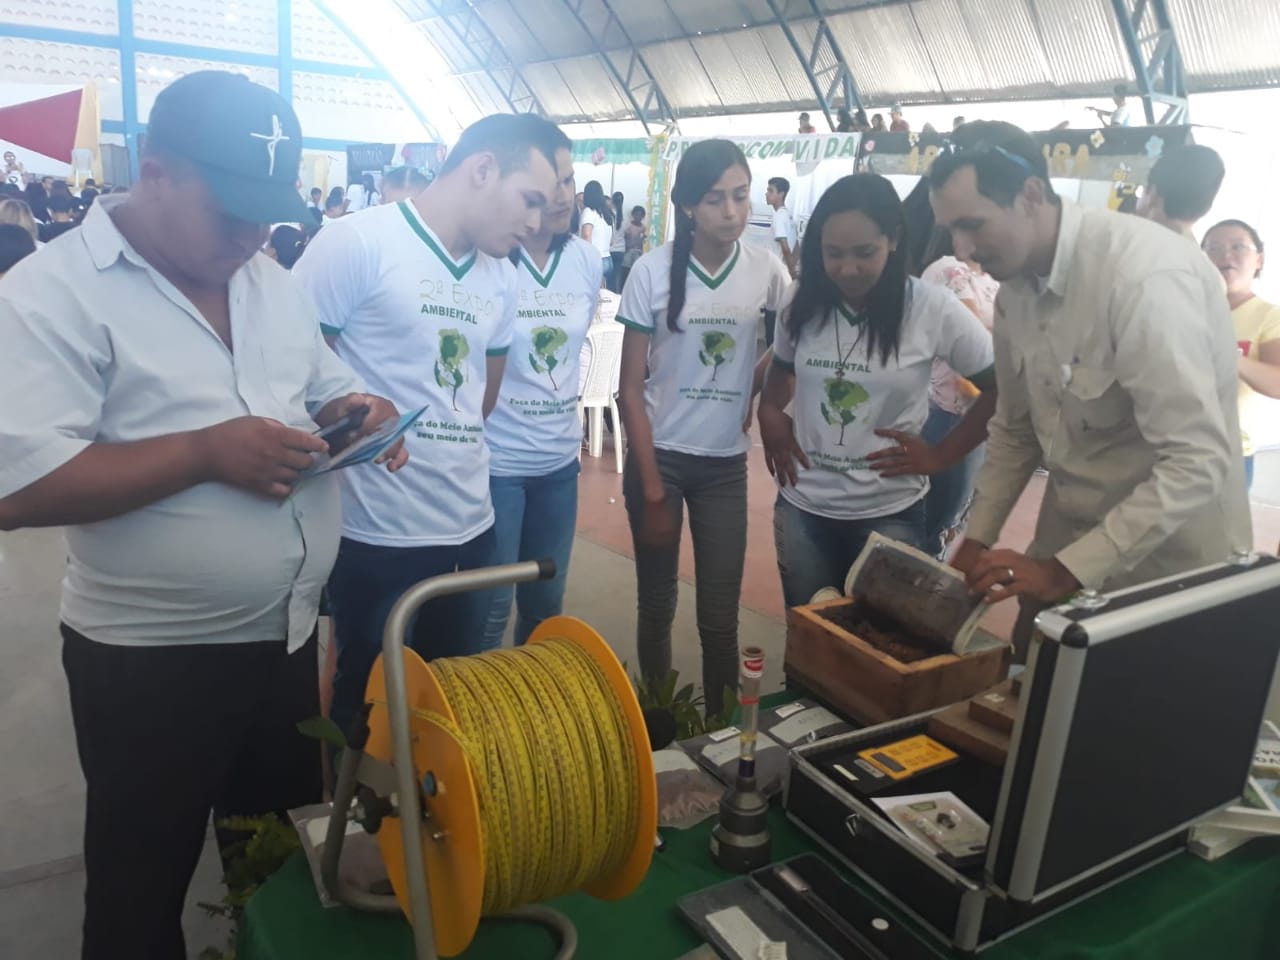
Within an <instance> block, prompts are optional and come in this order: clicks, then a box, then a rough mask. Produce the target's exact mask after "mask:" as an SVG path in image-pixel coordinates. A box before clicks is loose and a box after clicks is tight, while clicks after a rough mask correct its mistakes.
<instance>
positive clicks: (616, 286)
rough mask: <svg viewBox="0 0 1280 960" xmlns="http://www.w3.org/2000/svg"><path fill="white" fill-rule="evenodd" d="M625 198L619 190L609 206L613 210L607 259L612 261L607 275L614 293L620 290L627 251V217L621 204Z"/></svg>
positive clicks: (624, 201)
mask: <svg viewBox="0 0 1280 960" xmlns="http://www.w3.org/2000/svg"><path fill="white" fill-rule="evenodd" d="M624 203H626V200H625V199H624V198H623V196H622V193H621V192H616V193H614V195H613V205H612V206H611V207H610V208H609V209H611V210H612V211H613V232H612V234H611V237H612V240H611V241H610V243H609V259H610V260H612V261H613V273H612V275H611V276H610V277H609V289H610V290H612V291H613V292H614V293H621V292H622V258H623V256H625V255H626V252H627V217H626V214H624V213H623V204H624Z"/></svg>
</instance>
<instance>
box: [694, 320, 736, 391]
mask: <svg viewBox="0 0 1280 960" xmlns="http://www.w3.org/2000/svg"><path fill="white" fill-rule="evenodd" d="M735 346H736V344H735V343H734V342H733V337H731V336H729V334H727V333H724V332H723V331H720V330H709V331H708V332H706V333H704V334H703V335H702V349H701V350H699V351H698V359H699V360H701V361H702V365H703V366H704V367H711V382H712V383H715V382H716V374H718V373H719V372H720V367H721V366H723V365H724V364H726V363H728V362H729V361H730V360H732V359H733V349H734V347H735Z"/></svg>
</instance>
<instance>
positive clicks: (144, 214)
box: [0, 71, 404, 960]
mask: <svg viewBox="0 0 1280 960" xmlns="http://www.w3.org/2000/svg"><path fill="white" fill-rule="evenodd" d="M301 148H302V131H301V130H300V129H299V126H298V121H297V118H296V117H295V116H294V113H293V110H292V109H291V108H290V106H289V104H288V103H286V102H285V101H284V100H283V99H281V98H280V97H279V96H278V95H277V94H275V93H273V92H272V91H270V90H268V89H266V88H265V87H261V86H257V85H255V84H253V83H250V82H249V81H248V80H246V79H245V78H244V77H242V76H238V75H235V74H231V73H222V72H213V71H210V72H201V73H195V74H191V75H188V76H186V77H184V78H182V79H180V80H178V81H177V82H175V83H174V84H173V85H172V86H170V87H168V88H167V89H166V90H164V91H163V92H162V93H161V94H160V95H159V97H157V98H156V102H155V106H154V107H153V108H152V111H151V117H150V123H149V126H148V130H147V140H146V144H145V148H144V150H143V154H142V158H141V176H140V179H139V181H138V182H137V183H136V184H135V185H134V187H133V189H132V191H131V192H130V193H129V194H127V195H125V196H119V197H117V196H105V197H102V198H100V199H99V201H98V202H97V203H95V204H94V205H93V207H91V208H90V210H89V212H88V214H87V215H86V217H85V221H84V225H83V227H82V228H81V229H80V230H78V231H75V232H74V233H72V234H70V235H67V236H65V237H62V238H60V239H59V240H58V241H57V242H56V243H53V244H50V245H49V246H48V247H46V248H45V249H44V250H42V251H41V252H40V253H39V254H38V255H36V256H33V257H29V258H27V259H26V260H25V261H23V262H22V263H21V264H19V265H18V267H17V268H15V269H14V270H13V271H12V272H11V273H9V274H8V275H7V276H6V277H5V282H4V286H3V288H0V335H2V336H3V339H4V344H5V348H4V350H3V351H0V449H3V450H4V451H5V456H4V458H3V462H2V463H0V528H3V529H14V528H16V527H43V526H65V527H66V535H67V547H68V550H67V553H68V559H67V567H66V576H65V580H64V582H63V590H62V604H61V611H60V619H61V632H62V639H63V646H62V660H63V666H64V668H65V670H66V675H67V682H68V686H69V688H70V694H71V713H72V720H73V724H74V727H75V733H76V746H77V749H78V751H79V755H80V763H81V767H82V769H83V770H84V775H85V780H86V782H87V786H88V792H87V797H86V816H85V841H84V843H85V847H84V851H85V870H86V874H87V886H86V891H85V923H84V947H83V957H85V958H88V960H97V958H105V957H113V958H115V957H137V958H143V957H146V958H148V960H181V958H184V957H185V956H186V950H185V945H184V943H183V936H182V926H181V916H182V907H183V901H184V900H185V897H186V892H187V886H188V884H189V882H190V880H191V875H192V872H193V870H194V869H195V865H196V861H197V859H198V858H199V856H200V850H201V847H202V846H203V844H204V836H205V829H206V826H207V824H208V820H209V814H210V811H211V810H212V811H213V812H214V814H215V816H216V817H223V816H227V815H249V816H252V815H258V814H262V813H264V812H268V811H276V810H284V809H286V808H289V807H292V806H295V805H298V804H303V803H308V802H312V801H317V800H319V799H320V797H321V780H320V752H319V747H318V745H317V744H316V743H315V742H313V741H308V740H307V739H305V738H304V737H302V736H301V735H300V734H299V733H298V732H297V729H296V724H297V722H298V721H299V720H302V719H305V718H307V717H310V716H313V715H315V714H317V713H318V712H319V705H318V681H317V656H316V634H315V625H316V608H317V603H318V600H319V596H320V589H321V586H322V585H323V584H324V582H325V579H326V577H327V576H328V574H329V569H330V567H331V566H332V565H333V560H334V556H335V554H336V552H337V547H338V522H339V515H338V514H339V506H338V496H337V490H336V488H335V487H334V485H333V482H332V478H331V477H329V476H318V477H313V478H304V477H303V476H302V473H303V471H305V470H306V469H307V468H308V467H310V466H312V464H313V458H314V455H315V454H317V453H322V452H324V451H325V450H326V449H327V442H326V440H324V439H321V438H320V437H318V436H316V431H317V429H318V428H319V427H323V426H325V425H331V424H335V423H336V422H337V421H339V420H347V419H348V417H349V415H352V414H354V415H356V416H358V415H359V411H361V410H364V411H365V413H364V415H363V421H362V426H361V427H360V428H359V429H360V432H367V431H368V430H371V429H372V427H373V426H374V425H375V424H377V423H379V422H381V421H382V420H385V419H386V418H388V417H391V416H394V415H395V409H394V407H393V406H392V405H391V404H390V403H389V402H387V401H386V400H383V399H381V398H379V397H374V396H369V395H367V394H364V393H363V392H361V391H362V387H361V384H360V382H359V381H358V380H357V378H356V377H355V375H354V374H352V373H351V371H350V370H349V369H348V368H347V367H346V366H345V365H344V364H343V363H342V362H341V361H340V360H339V359H338V358H337V357H336V356H335V355H334V354H333V352H332V351H330V350H329V349H328V348H327V347H326V346H325V343H324V341H323V339H322V337H321V334H320V328H319V324H318V322H317V319H316V316H315V314H314V313H313V311H312V309H311V307H310V306H309V305H308V303H307V302H306V300H305V299H304V298H303V297H302V295H301V294H300V293H299V292H298V291H297V290H296V288H295V287H294V285H293V284H292V283H291V281H290V278H289V275H288V274H287V273H286V272H285V271H283V270H281V269H280V268H279V267H278V266H276V265H275V264H274V263H272V262H271V261H270V260H269V259H268V258H267V257H265V256H262V255H259V250H260V247H261V246H262V243H263V240H264V238H265V236H266V230H267V226H266V225H268V224H271V223H274V222H278V221H282V220H283V221H301V220H303V219H304V218H305V216H306V209H305V207H304V205H303V202H302V199H301V198H300V197H299V196H298V194H297V192H296V191H295V189H294V183H295V181H296V179H297V174H298V165H299V161H300V158H301ZM381 459H382V460H383V462H384V463H386V464H387V466H389V467H390V468H391V469H393V470H394V469H398V468H399V466H400V465H402V463H403V461H404V454H403V452H402V450H400V449H399V448H396V447H392V448H390V449H389V450H387V451H385V452H384V453H383V455H382V458H381ZM355 469H365V470H371V469H374V468H373V467H368V466H366V467H356V468H355Z"/></svg>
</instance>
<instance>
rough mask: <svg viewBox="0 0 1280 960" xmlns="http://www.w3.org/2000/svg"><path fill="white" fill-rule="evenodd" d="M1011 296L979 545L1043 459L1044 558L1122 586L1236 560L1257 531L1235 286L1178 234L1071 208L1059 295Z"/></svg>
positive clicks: (1001, 302) (1015, 283)
mask: <svg viewBox="0 0 1280 960" xmlns="http://www.w3.org/2000/svg"><path fill="white" fill-rule="evenodd" d="M1040 286H1041V285H1039V284H1033V283H1029V282H1028V281H1026V280H1025V279H1015V280H1011V281H1008V282H1006V283H1004V284H1003V285H1002V286H1001V288H1000V293H999V295H998V296H997V298H996V310H995V327H994V339H995V356H996V379H997V383H998V385H999V400H998V401H997V407H996V413H995V416H994V417H993V418H992V420H991V423H990V425H989V433H990V439H989V440H988V442H987V459H986V464H985V466H984V467H983V469H982V472H981V473H980V474H979V477H978V481H977V491H976V497H975V500H974V505H973V512H972V514H971V515H970V519H969V528H968V536H969V537H970V538H972V539H974V540H977V541H978V542H980V543H985V544H993V543H995V542H996V538H997V537H998V536H999V534H1000V529H1001V527H1002V526H1003V525H1004V521H1005V519H1006V518H1007V517H1008V515H1009V512H1010V511H1011V510H1012V509H1013V505H1014V504H1015V503H1016V502H1017V499H1018V496H1019V495H1020V494H1021V493H1022V490H1023V488H1024V487H1025V486H1026V483H1027V480H1028V479H1029V478H1030V476H1031V474H1032V472H1033V471H1034V470H1035V468H1036V467H1038V466H1039V465H1040V463H1041V461H1042V460H1043V463H1044V466H1045V467H1047V468H1048V470H1049V481H1048V488H1047V491H1046V494H1045V499H1044V505H1043V507H1042V509H1041V513H1040V519H1039V522H1038V524H1037V527H1036V536H1035V540H1034V542H1033V543H1032V547H1031V551H1030V552H1031V555H1032V556H1036V557H1042V558H1043V557H1051V556H1054V557H1056V558H1057V559H1058V560H1059V561H1060V562H1061V563H1062V565H1063V566H1065V567H1066V568H1067V569H1068V570H1069V571H1071V573H1072V574H1073V575H1074V576H1075V578H1076V579H1077V580H1079V581H1080V583H1081V584H1083V585H1084V586H1086V587H1094V588H1104V587H1105V588H1106V589H1116V588H1119V587H1124V586H1131V585H1134V584H1137V583H1144V582H1147V581H1149V580H1153V579H1156V578H1158V577H1162V576H1169V575H1172V574H1175V573H1180V572H1183V571H1185V570H1189V569H1193V568H1195V567H1199V566H1204V565H1207V564H1210V563H1218V562H1221V561H1223V560H1226V559H1227V557H1228V556H1229V554H1230V552H1231V551H1232V550H1233V549H1249V548H1250V545H1251V544H1252V532H1251V526H1250V520H1249V503H1248V498H1247V496H1246V494H1245V485H1244V470H1243V463H1242V457H1241V451H1240V426H1239V422H1238V418H1237V413H1236V382H1237V372H1236V348H1235V343H1234V339H1233V336H1232V329H1231V317H1230V314H1229V312H1228V309H1227V302H1226V298H1225V297H1224V296H1223V295H1222V282H1221V279H1220V277H1219V276H1218V273H1217V271H1216V270H1214V269H1213V266H1212V265H1211V264H1210V263H1209V261H1208V260H1207V258H1206V257H1205V256H1204V255H1203V254H1202V253H1201V252H1200V251H1199V250H1198V249H1197V248H1196V247H1195V246H1193V245H1192V244H1189V243H1187V241H1186V240H1185V239H1184V238H1183V237H1180V236H1178V234H1176V233H1174V232H1173V231H1171V230H1168V229H1166V228H1164V227H1161V226H1157V225H1156V224H1154V223H1151V222H1149V221H1146V220H1142V219H1140V218H1138V217H1132V216H1123V215H1120V214H1115V213H1112V212H1110V211H1107V210H1084V209H1082V208H1080V207H1076V206H1074V205H1072V204H1069V203H1064V204H1063V210H1062V226H1061V230H1060V232H1059V235H1058V245H1057V249H1056V252H1055V253H1054V260H1053V269H1052V272H1051V274H1050V276H1049V278H1048V282H1047V283H1045V284H1043V287H1044V289H1043V292H1041V290H1040Z"/></svg>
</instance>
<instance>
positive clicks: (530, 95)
mask: <svg viewBox="0 0 1280 960" xmlns="http://www.w3.org/2000/svg"><path fill="white" fill-rule="evenodd" d="M422 4H423V6H424V7H426V8H427V9H428V10H429V11H430V12H431V14H432V16H433V17H434V18H435V19H436V20H438V21H439V22H440V24H441V25H442V26H443V27H444V28H445V29H446V30H447V31H448V32H449V33H450V34H452V36H453V39H454V40H455V41H456V42H457V45H458V48H459V49H461V50H465V51H467V53H468V54H470V56H471V57H472V58H473V62H472V63H471V64H470V65H469V67H470V69H471V70H473V71H474V72H476V73H483V74H486V75H487V76H488V77H489V79H490V81H492V83H493V86H494V88H495V89H496V90H497V91H498V94H499V95H500V96H501V97H502V99H503V100H505V101H506V104H507V106H508V107H510V108H511V112H512V113H536V114H538V115H539V116H546V115H547V111H546V110H545V109H544V108H543V106H542V101H541V100H539V99H538V95H537V94H536V93H534V92H533V88H532V87H531V86H529V84H528V82H527V81H526V80H525V78H524V75H523V74H522V73H521V72H520V68H519V67H518V66H516V63H515V61H514V60H512V59H511V56H510V54H508V53H507V48H506V46H505V45H504V44H503V43H502V41H501V40H499V39H498V37H497V34H495V33H494V32H493V31H492V30H490V29H489V25H488V24H487V23H485V21H484V14H483V13H481V12H480V11H479V10H477V9H476V7H475V5H474V4H471V3H466V4H463V3H460V2H456V0H455V2H452V3H450V2H448V0H422ZM459 17H462V18H465V19H463V20H462V22H461V23H459V22H458V19H457V18H459ZM429 19H431V17H425V18H422V19H419V20H413V21H410V23H411V25H412V26H416V25H417V24H419V23H424V22H426V20H429ZM462 69H463V70H464V71H465V70H467V69H468V67H463V68H462Z"/></svg>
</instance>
